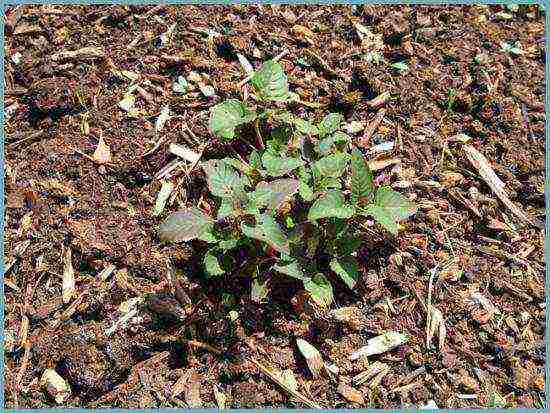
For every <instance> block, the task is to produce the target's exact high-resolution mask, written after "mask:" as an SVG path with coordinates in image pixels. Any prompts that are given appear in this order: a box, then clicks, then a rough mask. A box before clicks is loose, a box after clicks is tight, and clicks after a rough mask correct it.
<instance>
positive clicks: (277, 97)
mask: <svg viewBox="0 0 550 413" xmlns="http://www.w3.org/2000/svg"><path fill="white" fill-rule="evenodd" d="M250 83H251V84H252V87H253V88H254V89H255V91H256V92H257V93H258V95H259V98H260V99H262V100H272V101H276V102H286V101H287V100H288V98H289V92H288V80H287V77H286V74H285V72H284V70H283V66H281V64H280V63H278V62H276V61H274V60H268V61H267V62H265V63H264V64H263V66H262V67H261V68H260V70H259V71H257V72H255V73H254V74H253V75H252V79H250Z"/></svg>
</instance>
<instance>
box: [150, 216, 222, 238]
mask: <svg viewBox="0 0 550 413" xmlns="http://www.w3.org/2000/svg"><path fill="white" fill-rule="evenodd" d="M211 226H212V220H211V219H210V217H209V216H207V215H205V214H204V213H203V212H202V211H201V210H200V209H198V208H185V209H182V210H180V211H178V212H174V213H173V214H172V215H170V216H169V217H168V218H166V220H165V221H164V222H163V223H162V224H161V225H160V228H159V237H160V239H161V240H162V241H164V242H183V241H191V240H192V239H196V238H199V237H200V236H201V235H202V234H203V233H204V232H206V231H208V230H209V228H210V227H211Z"/></svg>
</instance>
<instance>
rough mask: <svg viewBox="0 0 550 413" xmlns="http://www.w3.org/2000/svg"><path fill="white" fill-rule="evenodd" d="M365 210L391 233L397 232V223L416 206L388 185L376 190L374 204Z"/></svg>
mask: <svg viewBox="0 0 550 413" xmlns="http://www.w3.org/2000/svg"><path fill="white" fill-rule="evenodd" d="M365 212H366V213H367V214H368V215H372V217H373V218H374V219H375V220H376V221H377V222H378V223H379V224H380V225H382V226H383V227H384V228H386V229H387V230H388V231H390V232H391V233H392V234H394V235H395V234H397V223H398V222H399V221H401V220H403V219H406V218H408V217H410V216H411V215H412V214H414V213H415V212H416V206H415V205H414V204H413V203H412V202H411V201H409V200H408V199H407V198H405V197H404V196H403V195H401V194H399V193H397V192H395V191H392V190H391V189H390V188H388V187H381V188H379V189H378V191H377V192H376V197H375V199H374V204H372V205H369V206H367V208H366V210H365Z"/></svg>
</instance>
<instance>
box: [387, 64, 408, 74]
mask: <svg viewBox="0 0 550 413" xmlns="http://www.w3.org/2000/svg"><path fill="white" fill-rule="evenodd" d="M391 67H393V68H394V69H395V70H397V71H398V72H399V73H400V74H403V73H405V72H406V71H407V70H409V66H408V65H407V63H405V62H397V63H393V64H392V65H391Z"/></svg>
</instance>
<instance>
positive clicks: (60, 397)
mask: <svg viewBox="0 0 550 413" xmlns="http://www.w3.org/2000/svg"><path fill="white" fill-rule="evenodd" d="M40 383H41V384H42V386H44V387H45V388H46V391H47V392H48V394H49V395H50V396H51V397H53V399H54V400H55V402H56V403H57V404H62V403H63V402H65V401H66V400H67V399H68V398H69V397H70V396H71V388H70V387H69V384H68V383H67V382H66V381H65V379H64V378H63V377H61V376H60V375H59V374H58V373H57V372H56V371H55V370H53V369H46V370H44V373H43V374H42V378H41V379H40Z"/></svg>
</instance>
